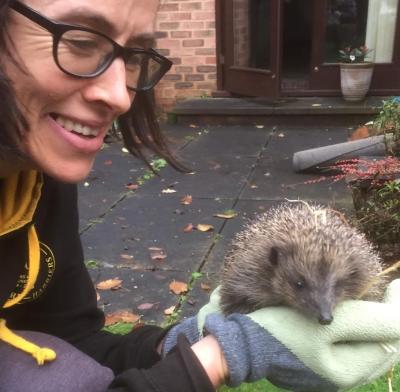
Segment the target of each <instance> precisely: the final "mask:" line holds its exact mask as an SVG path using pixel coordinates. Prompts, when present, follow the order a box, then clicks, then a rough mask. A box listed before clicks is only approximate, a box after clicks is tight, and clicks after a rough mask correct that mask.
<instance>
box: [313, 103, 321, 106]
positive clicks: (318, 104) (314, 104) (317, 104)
mask: <svg viewBox="0 0 400 392" xmlns="http://www.w3.org/2000/svg"><path fill="white" fill-rule="evenodd" d="M311 106H314V107H318V106H322V105H321V104H320V103H313V104H312V105H311Z"/></svg>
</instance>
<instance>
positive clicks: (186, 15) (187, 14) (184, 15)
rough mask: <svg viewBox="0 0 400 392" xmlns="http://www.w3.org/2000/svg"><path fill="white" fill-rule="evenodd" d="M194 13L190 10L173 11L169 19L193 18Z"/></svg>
mask: <svg viewBox="0 0 400 392" xmlns="http://www.w3.org/2000/svg"><path fill="white" fill-rule="evenodd" d="M191 19H192V14H191V13H190V12H173V13H172V14H170V15H169V20H191Z"/></svg>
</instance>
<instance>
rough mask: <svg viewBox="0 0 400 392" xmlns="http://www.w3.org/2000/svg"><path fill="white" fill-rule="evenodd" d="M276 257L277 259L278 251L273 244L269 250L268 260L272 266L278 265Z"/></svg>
mask: <svg viewBox="0 0 400 392" xmlns="http://www.w3.org/2000/svg"><path fill="white" fill-rule="evenodd" d="M278 259H279V251H278V248H276V247H275V246H273V247H272V248H271V252H270V254H269V261H270V262H271V264H272V265H273V266H277V265H278Z"/></svg>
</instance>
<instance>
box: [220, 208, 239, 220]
mask: <svg viewBox="0 0 400 392" xmlns="http://www.w3.org/2000/svg"><path fill="white" fill-rule="evenodd" d="M237 215H238V214H237V212H236V211H234V210H226V211H224V212H221V213H218V214H215V215H214V216H215V217H217V218H222V219H232V218H236V217H237Z"/></svg>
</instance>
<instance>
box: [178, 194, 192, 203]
mask: <svg viewBox="0 0 400 392" xmlns="http://www.w3.org/2000/svg"><path fill="white" fill-rule="evenodd" d="M192 201H193V197H192V196H191V195H186V196H183V197H182V199H181V204H185V205H187V206H188V205H189V204H192Z"/></svg>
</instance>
